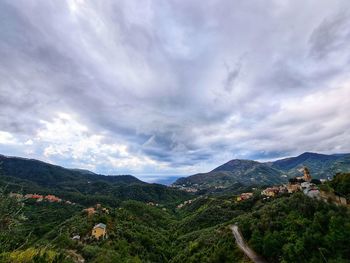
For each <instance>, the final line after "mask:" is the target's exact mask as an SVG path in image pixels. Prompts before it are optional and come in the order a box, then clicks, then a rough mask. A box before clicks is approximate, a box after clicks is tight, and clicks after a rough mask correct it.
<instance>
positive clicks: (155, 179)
mask: <svg viewBox="0 0 350 263" xmlns="http://www.w3.org/2000/svg"><path fill="white" fill-rule="evenodd" d="M137 177H138V178H139V179H141V180H142V181H145V182H147V183H156V184H163V185H171V184H172V183H173V182H175V181H176V180H177V179H178V178H180V177H184V176H183V175H163V176H161V175H142V176H137Z"/></svg>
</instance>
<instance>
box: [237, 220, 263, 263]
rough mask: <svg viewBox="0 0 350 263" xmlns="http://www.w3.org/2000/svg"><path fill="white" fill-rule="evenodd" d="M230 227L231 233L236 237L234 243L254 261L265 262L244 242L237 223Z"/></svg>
mask: <svg viewBox="0 0 350 263" xmlns="http://www.w3.org/2000/svg"><path fill="white" fill-rule="evenodd" d="M230 229H231V230H232V234H233V236H234V237H235V239H236V244H237V246H238V247H239V248H240V250H242V251H243V252H244V254H246V256H247V257H248V258H250V260H251V261H253V262H254V263H267V261H266V260H265V259H263V258H262V257H261V256H259V255H258V254H257V253H256V252H255V251H254V250H253V249H251V248H250V247H249V246H248V245H247V243H246V242H245V240H244V238H243V236H242V233H241V231H239V229H238V226H237V225H231V226H230Z"/></svg>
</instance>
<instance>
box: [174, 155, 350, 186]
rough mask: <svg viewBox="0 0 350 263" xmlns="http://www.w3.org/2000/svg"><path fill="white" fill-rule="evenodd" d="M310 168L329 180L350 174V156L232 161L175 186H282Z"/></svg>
mask: <svg viewBox="0 0 350 263" xmlns="http://www.w3.org/2000/svg"><path fill="white" fill-rule="evenodd" d="M304 166H307V167H308V168H309V170H310V171H311V174H312V176H313V177H314V178H319V179H321V178H328V177H330V176H333V175H335V174H336V173H338V172H348V171H350V154H349V153H341V154H329V155H327V154H320V153H313V152H304V153H302V154H300V155H298V156H295V157H288V158H283V159H279V160H275V161H269V162H259V161H254V160H248V159H232V160H230V161H228V162H226V163H224V164H222V165H220V166H218V167H216V168H215V169H213V170H211V171H210V172H208V173H200V174H194V175H191V176H188V177H182V178H179V179H178V180H176V181H175V182H174V183H173V184H172V186H174V187H179V188H185V189H186V188H189V187H190V188H197V190H203V189H209V188H226V187H229V186H230V185H232V184H235V183H241V184H243V185H256V184H260V185H261V184H270V185H271V184H279V183H285V182H287V180H288V178H290V177H294V176H297V175H300V171H299V170H300V169H301V168H303V167H304Z"/></svg>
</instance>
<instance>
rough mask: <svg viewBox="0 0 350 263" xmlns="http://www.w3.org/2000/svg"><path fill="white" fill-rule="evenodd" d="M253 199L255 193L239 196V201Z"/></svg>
mask: <svg viewBox="0 0 350 263" xmlns="http://www.w3.org/2000/svg"><path fill="white" fill-rule="evenodd" d="M251 197H253V193H241V194H240V195H239V196H237V199H236V200H237V201H238V202H239V201H243V200H247V199H249V198H251Z"/></svg>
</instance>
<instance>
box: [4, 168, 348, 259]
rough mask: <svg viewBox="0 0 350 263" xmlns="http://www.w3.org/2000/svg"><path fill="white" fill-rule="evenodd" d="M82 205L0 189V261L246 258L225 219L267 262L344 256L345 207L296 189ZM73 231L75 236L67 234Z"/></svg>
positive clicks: (338, 185) (339, 179)
mask: <svg viewBox="0 0 350 263" xmlns="http://www.w3.org/2000/svg"><path fill="white" fill-rule="evenodd" d="M349 177H350V174H342V175H337V176H336V177H335V178H336V180H334V182H331V183H330V184H331V185H332V187H334V188H335V189H344V185H346V183H347V182H348V178H349ZM337 191H340V190H337ZM345 191H347V192H346V193H345V194H348V193H349V188H347V190H345ZM96 201H97V200H96ZM178 202H179V203H180V202H182V201H181V200H179V201H178ZM84 208H86V206H84V205H81V204H78V203H77V204H75V205H68V204H63V203H50V202H36V201H33V200H18V199H16V198H14V197H9V196H8V194H6V193H5V192H4V191H2V193H1V198H0V216H1V217H0V227H1V234H0V235H1V236H0V242H1V243H0V244H1V246H0V249H1V251H0V260H1V262H79V259H82V258H84V259H85V262H247V258H246V257H245V256H244V254H243V253H242V252H241V251H240V250H239V249H238V247H237V246H236V245H235V240H234V237H233V235H232V233H231V232H230V230H229V228H228V226H229V225H231V224H238V225H239V227H240V229H241V231H242V233H243V235H244V237H245V239H246V240H247V242H248V244H249V245H250V246H251V247H252V248H253V249H254V250H255V251H256V252H258V253H259V254H261V255H262V256H263V257H265V258H266V259H267V260H268V261H269V262H349V258H350V239H349V238H348V237H349V236H350V222H349V218H350V211H349V209H348V208H346V207H343V206H336V205H334V204H328V203H326V202H323V201H319V200H314V199H311V198H309V197H307V196H305V195H304V194H302V193H301V192H299V193H294V194H291V195H289V194H284V195H280V196H278V197H276V198H272V199H263V198H262V197H261V196H260V194H259V192H258V191H256V192H255V194H254V196H253V197H252V198H251V199H248V200H245V201H241V202H237V201H236V199H235V197H234V196H233V195H230V194H227V195H220V196H218V195H210V196H208V195H201V196H196V197H193V198H192V199H191V201H190V202H187V203H186V204H185V205H183V206H182V207H181V208H177V207H176V206H174V205H172V204H171V205H166V204H157V203H150V202H147V201H135V200H129V201H121V202H118V205H116V206H111V205H109V203H108V202H106V203H101V206H98V207H96V212H95V213H94V214H93V215H88V214H87V213H86V211H83V209H84ZM97 223H104V224H106V225H107V234H108V237H107V238H105V239H103V240H95V239H93V238H91V229H92V228H93V226H94V225H95V224H97ZM75 235H79V236H80V239H79V240H73V239H72V237H73V236H75Z"/></svg>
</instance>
